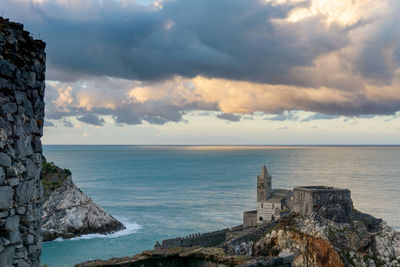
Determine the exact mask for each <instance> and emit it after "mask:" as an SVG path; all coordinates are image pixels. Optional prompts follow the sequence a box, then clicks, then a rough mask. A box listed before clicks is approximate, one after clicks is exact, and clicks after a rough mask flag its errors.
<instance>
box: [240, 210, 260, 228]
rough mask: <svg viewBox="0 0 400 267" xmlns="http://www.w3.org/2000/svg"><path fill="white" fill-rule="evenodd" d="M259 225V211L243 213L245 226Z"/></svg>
mask: <svg viewBox="0 0 400 267" xmlns="http://www.w3.org/2000/svg"><path fill="white" fill-rule="evenodd" d="M257 223H258V218H257V210H252V211H245V212H244V213H243V226H244V227H250V226H256V225H257Z"/></svg>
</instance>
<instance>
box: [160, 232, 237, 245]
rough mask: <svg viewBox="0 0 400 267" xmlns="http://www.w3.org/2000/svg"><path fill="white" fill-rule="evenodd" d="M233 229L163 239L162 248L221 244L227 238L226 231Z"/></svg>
mask: <svg viewBox="0 0 400 267" xmlns="http://www.w3.org/2000/svg"><path fill="white" fill-rule="evenodd" d="M229 231H231V229H230V228H226V229H222V230H219V231H215V232H209V233H204V234H200V233H195V234H191V235H189V236H186V237H178V238H172V239H166V240H163V241H162V243H161V248H162V249H166V248H172V247H193V246H200V247H213V246H217V245H219V244H221V243H222V242H224V241H225V240H226V233H228V232H229Z"/></svg>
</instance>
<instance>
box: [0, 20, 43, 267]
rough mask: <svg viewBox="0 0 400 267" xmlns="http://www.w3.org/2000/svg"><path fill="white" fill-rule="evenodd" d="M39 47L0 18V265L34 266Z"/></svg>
mask: <svg viewBox="0 0 400 267" xmlns="http://www.w3.org/2000/svg"><path fill="white" fill-rule="evenodd" d="M44 48H45V43H43V42H41V41H38V40H33V39H32V37H30V36H29V33H28V32H26V31H24V30H23V26H22V25H21V24H17V23H12V22H9V21H8V20H5V19H3V18H1V17H0V266H1V267H8V266H39V265H40V254H41V248H42V245H41V242H42V241H41V236H40V224H41V215H40V214H41V212H40V206H41V204H40V201H41V198H42V194H43V190H42V187H41V183H40V172H41V169H42V144H41V141H40V138H41V136H42V134H43V117H44V101H43V97H44V88H45V77H44V73H45V53H44Z"/></svg>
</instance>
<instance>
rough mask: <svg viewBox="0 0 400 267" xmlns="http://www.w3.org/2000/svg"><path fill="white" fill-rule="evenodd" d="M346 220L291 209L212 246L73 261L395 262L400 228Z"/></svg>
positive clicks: (362, 218)
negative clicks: (289, 211) (104, 259)
mask: <svg viewBox="0 0 400 267" xmlns="http://www.w3.org/2000/svg"><path fill="white" fill-rule="evenodd" d="M322 212H324V211H322ZM348 219H349V220H348V221H347V222H345V223H337V222H335V221H334V220H333V219H326V218H325V217H323V216H320V215H319V214H311V215H309V216H303V215H299V214H296V213H294V212H292V213H290V214H288V215H285V216H284V217H282V218H280V219H277V220H275V221H272V222H265V223H263V224H258V225H257V226H251V227H243V226H242V227H240V226H237V227H234V228H231V229H230V230H229V231H226V239H225V241H223V242H221V243H220V244H218V245H213V247H206V248H204V247H195V246H192V247H167V248H163V246H162V245H160V244H159V243H157V244H156V246H155V250H154V251H145V252H143V253H142V254H139V255H136V256H134V257H132V258H130V257H126V258H114V259H110V260H108V261H92V262H87V263H83V264H78V265H77V266H82V267H86V266H168V267H170V266H242V267H244V266H246V267H253V266H254V267H256V266H270V267H282V266H307V267H341V266H343V267H344V266H357V267H358V266H359V267H372V266H387V267H398V266H400V233H398V232H396V231H394V230H393V229H392V228H391V227H389V226H388V225H387V224H386V223H385V222H383V221H382V220H380V219H376V218H374V217H372V216H370V215H368V214H363V213H360V212H358V211H356V210H352V212H351V213H350V214H349V218H348ZM217 232H218V231H217ZM217 232H215V233H217ZM218 233H219V232H218ZM211 234H212V233H208V236H209V235H211ZM203 235H206V234H203ZM201 236H202V235H200V237H201ZM198 239H199V236H190V237H188V238H186V239H185V240H186V242H187V243H191V242H192V243H193V242H195V241H196V240H198ZM200 241H201V240H200ZM163 244H164V242H163ZM181 244H183V243H181ZM199 244H205V245H206V243H204V242H200V243H199ZM183 245H184V244H183Z"/></svg>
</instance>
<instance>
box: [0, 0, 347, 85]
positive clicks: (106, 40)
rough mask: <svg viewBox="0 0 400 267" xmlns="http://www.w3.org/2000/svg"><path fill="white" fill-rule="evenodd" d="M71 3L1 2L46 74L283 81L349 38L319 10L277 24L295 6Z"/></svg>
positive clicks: (251, 0) (191, 0) (235, 1)
mask: <svg viewBox="0 0 400 267" xmlns="http://www.w3.org/2000/svg"><path fill="white" fill-rule="evenodd" d="M77 3H78V2H71V1H56V2H54V1H50V0H47V1H40V2H38V1H33V0H32V2H31V1H29V0H18V1H15V0H12V1H11V0H0V4H1V5H2V6H5V7H6V10H7V13H8V14H9V16H11V17H13V18H15V19H17V20H19V21H22V22H24V23H25V24H26V25H27V27H28V28H29V29H30V30H31V31H32V32H34V33H40V36H41V38H43V39H44V40H45V41H46V42H47V54H48V64H49V72H48V78H49V79H52V80H64V81H71V80H73V79H76V78H78V77H79V76H81V77H82V78H84V77H85V76H87V75H89V76H113V77H118V78H124V79H131V80H165V79H170V78H171V77H173V76H175V75H179V76H183V77H188V78H193V77H196V76H199V75H201V76H205V77H216V78H225V79H234V80H247V81H249V80H251V81H257V82H269V83H282V82H285V81H286V82H287V74H288V72H289V70H290V69H291V68H292V67H295V66H311V65H312V63H313V60H314V59H316V58H317V57H318V56H320V55H322V54H324V53H328V52H332V51H335V50H337V49H340V48H342V47H343V46H344V45H346V44H347V42H348V39H347V32H348V28H347V27H342V26H339V25H336V24H326V23H323V18H322V17H320V16H318V15H315V16H310V17H309V18H307V19H304V20H301V21H298V22H296V23H292V22H289V21H284V20H283V19H284V18H286V17H287V16H288V14H289V13H290V12H291V11H292V10H294V9H295V8H296V7H297V6H298V5H299V4H282V5H275V4H272V3H268V2H262V1H259V0H248V1H242V0H220V1H219V2H218V3H217V4H216V3H215V2H214V1H213V0H204V1H197V0H176V1H163V8H161V9H160V8H157V7H155V6H152V5H150V6H142V5H139V4H136V3H135V2H134V1H129V0H127V1H111V0H103V1H102V6H100V3H99V1H98V0H88V1H85V3H84V4H82V3H80V2H79V4H77ZM205 18H210V19H205ZM275 20H279V21H280V22H279V23H275V22H274V21H275ZM77 40H79V41H77ZM232 44H234V45H232ZM67 74H70V75H69V77H68V76H67Z"/></svg>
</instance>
